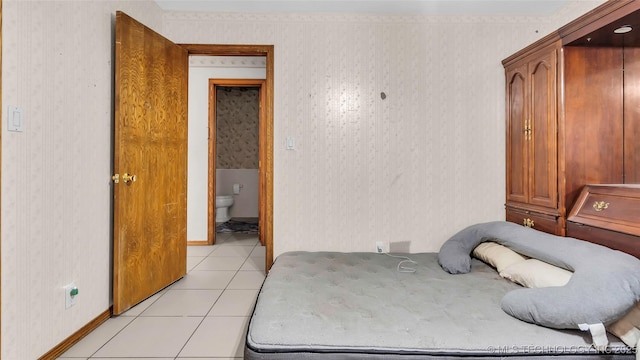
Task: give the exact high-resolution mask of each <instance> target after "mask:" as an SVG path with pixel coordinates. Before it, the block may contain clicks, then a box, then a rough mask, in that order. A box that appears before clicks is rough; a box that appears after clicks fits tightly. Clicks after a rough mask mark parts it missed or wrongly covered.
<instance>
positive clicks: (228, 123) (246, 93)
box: [207, 79, 266, 246]
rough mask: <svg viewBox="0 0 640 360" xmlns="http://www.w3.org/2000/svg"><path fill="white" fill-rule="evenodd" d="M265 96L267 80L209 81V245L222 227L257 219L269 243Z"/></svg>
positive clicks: (260, 234) (244, 224) (248, 224)
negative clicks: (263, 163)
mask: <svg viewBox="0 0 640 360" xmlns="http://www.w3.org/2000/svg"><path fill="white" fill-rule="evenodd" d="M265 95H266V94H265V80H264V79H210V80H209V124H208V125H209V126H208V127H209V174H208V177H209V184H208V194H209V195H208V221H207V223H208V239H207V240H208V241H207V243H208V244H214V243H215V236H216V233H217V232H219V230H221V229H224V230H231V231H233V230H234V229H232V228H233V227H240V228H245V227H252V225H253V224H254V219H255V223H257V228H258V238H259V240H260V244H261V245H263V246H264V245H265V241H264V231H263V229H264V226H263V225H264V221H265V220H264V213H265V212H264V211H263V208H262V206H261V205H260V204H262V203H264V201H265V199H264V196H265V191H264V190H265V189H264V181H263V177H261V176H260V173H261V170H260V165H261V161H260V159H261V154H262V152H264V136H263V134H264V133H265V131H266V128H265V124H266V123H265V114H264V109H265V99H266V97H265ZM219 202H220V203H222V202H229V203H230V206H229V207H227V206H224V205H226V204H218V203H219ZM229 228H231V229H229ZM243 230H244V229H243Z"/></svg>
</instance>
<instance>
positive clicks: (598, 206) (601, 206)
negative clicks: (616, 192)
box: [593, 201, 609, 211]
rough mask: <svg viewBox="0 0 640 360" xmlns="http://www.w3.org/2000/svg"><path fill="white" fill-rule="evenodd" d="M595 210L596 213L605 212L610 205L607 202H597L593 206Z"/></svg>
mask: <svg viewBox="0 0 640 360" xmlns="http://www.w3.org/2000/svg"><path fill="white" fill-rule="evenodd" d="M593 208H594V209H595V210H596V211H602V210H604V209H607V208H609V203H606V202H604V201H596V202H595V203H594V204H593Z"/></svg>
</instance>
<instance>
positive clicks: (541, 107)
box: [529, 50, 558, 208]
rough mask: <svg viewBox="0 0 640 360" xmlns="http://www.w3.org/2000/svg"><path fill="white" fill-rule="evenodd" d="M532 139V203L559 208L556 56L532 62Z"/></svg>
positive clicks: (553, 53) (546, 56)
mask: <svg viewBox="0 0 640 360" xmlns="http://www.w3.org/2000/svg"><path fill="white" fill-rule="evenodd" d="M529 68H530V69H531V134H532V135H531V136H530V138H529V146H530V148H531V155H530V156H529V161H530V163H529V166H530V169H531V173H530V180H531V183H530V186H529V189H530V190H529V191H530V194H531V195H530V199H529V202H530V203H531V204H534V205H539V206H545V207H549V208H557V191H558V190H557V177H556V173H557V145H556V144H557V138H556V133H557V131H556V126H557V125H556V124H557V114H556V98H555V97H556V52H555V50H554V51H552V52H546V53H543V54H541V56H540V57H538V58H536V59H534V60H532V61H531V62H530V65H529Z"/></svg>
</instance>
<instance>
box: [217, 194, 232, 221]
mask: <svg viewBox="0 0 640 360" xmlns="http://www.w3.org/2000/svg"><path fill="white" fill-rule="evenodd" d="M231 205H233V195H220V196H216V223H223V222H226V221H229V219H231V215H230V212H229V208H230V207H231Z"/></svg>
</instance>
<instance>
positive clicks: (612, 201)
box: [567, 184, 640, 236]
mask: <svg viewBox="0 0 640 360" xmlns="http://www.w3.org/2000/svg"><path fill="white" fill-rule="evenodd" d="M567 220H568V221H571V222H573V223H578V224H583V225H589V226H593V227H598V228H602V229H607V230H612V231H617V232H621V233H625V234H630V235H635V236H640V185H631V184H624V185H617V184H616V185H609V184H606V185H585V186H584V188H583V189H582V191H581V192H580V196H578V200H577V201H576V203H575V205H574V206H573V208H572V209H571V212H570V213H569V217H568V218H567Z"/></svg>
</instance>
